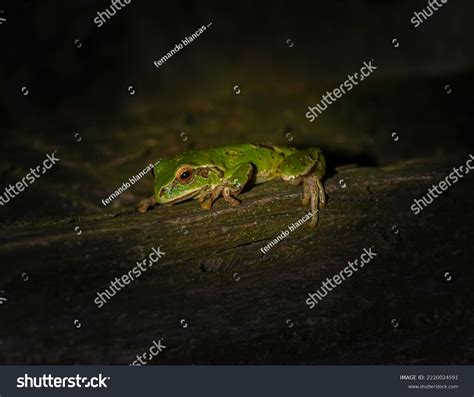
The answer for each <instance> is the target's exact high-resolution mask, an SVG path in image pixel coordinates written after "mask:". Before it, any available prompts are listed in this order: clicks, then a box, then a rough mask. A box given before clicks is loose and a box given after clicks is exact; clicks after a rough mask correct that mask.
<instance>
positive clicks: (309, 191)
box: [281, 148, 326, 227]
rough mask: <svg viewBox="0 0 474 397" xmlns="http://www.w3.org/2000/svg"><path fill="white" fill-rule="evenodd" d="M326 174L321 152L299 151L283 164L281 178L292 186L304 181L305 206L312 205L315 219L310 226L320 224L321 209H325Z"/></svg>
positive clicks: (311, 149)
mask: <svg viewBox="0 0 474 397" xmlns="http://www.w3.org/2000/svg"><path fill="white" fill-rule="evenodd" d="M325 172H326V161H325V159H324V155H323V154H322V152H321V150H320V149H318V148H308V149H303V150H298V151H297V152H296V153H294V154H292V155H290V156H288V157H287V158H285V160H283V162H282V164H281V178H282V179H283V180H284V181H287V182H289V183H291V184H295V185H297V184H299V183H301V181H303V188H304V193H303V204H304V205H307V204H309V203H311V213H312V215H313V218H312V220H311V222H310V224H309V225H310V226H311V227H314V226H315V225H316V224H317V223H318V211H319V207H324V205H325V203H326V195H325V193H324V187H323V184H322V183H321V179H322V178H323V177H324V174H325Z"/></svg>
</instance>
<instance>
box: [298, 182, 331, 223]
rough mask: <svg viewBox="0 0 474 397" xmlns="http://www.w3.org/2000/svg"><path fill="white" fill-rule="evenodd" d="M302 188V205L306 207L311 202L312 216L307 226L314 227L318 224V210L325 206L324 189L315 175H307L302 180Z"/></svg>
mask: <svg viewBox="0 0 474 397" xmlns="http://www.w3.org/2000/svg"><path fill="white" fill-rule="evenodd" d="M303 188H304V194H303V204H304V205H307V204H308V203H309V202H311V213H312V214H313V219H312V220H311V222H310V224H309V226H310V227H314V226H316V224H317V223H318V219H319V218H318V212H319V208H320V207H321V208H322V207H324V206H325V205H326V195H325V193H324V187H323V184H322V183H321V180H320V179H319V177H318V176H317V175H309V176H307V177H306V178H304V179H303Z"/></svg>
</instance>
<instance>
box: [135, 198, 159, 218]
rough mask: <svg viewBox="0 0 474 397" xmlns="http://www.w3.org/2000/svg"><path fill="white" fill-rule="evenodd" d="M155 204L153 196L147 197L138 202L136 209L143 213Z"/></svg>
mask: <svg viewBox="0 0 474 397" xmlns="http://www.w3.org/2000/svg"><path fill="white" fill-rule="evenodd" d="M155 204H156V200H155V197H154V196H152V197H150V198H147V199H145V200H142V201H140V202H139V203H138V211H139V212H141V213H142V214H143V213H145V212H147V210H148V208H150V207H153V206H154V205H155Z"/></svg>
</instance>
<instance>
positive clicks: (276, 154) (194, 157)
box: [177, 143, 297, 170]
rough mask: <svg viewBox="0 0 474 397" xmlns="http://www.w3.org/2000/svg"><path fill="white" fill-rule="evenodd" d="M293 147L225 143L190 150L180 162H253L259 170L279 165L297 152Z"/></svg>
mask: <svg viewBox="0 0 474 397" xmlns="http://www.w3.org/2000/svg"><path fill="white" fill-rule="evenodd" d="M296 151H297V149H295V148H291V147H283V146H274V145H269V144H251V143H244V144H237V145H223V146H216V147H212V148H208V149H201V150H189V151H187V152H185V153H183V154H181V155H180V156H178V158H177V160H178V162H187V163H189V164H191V165H204V164H208V165H216V166H222V167H224V168H233V167H236V166H238V165H239V164H242V163H251V164H253V165H255V167H256V168H257V170H266V169H269V168H275V167H278V165H279V164H280V163H281V161H282V160H283V159H284V158H285V157H287V156H289V155H291V154H293V153H295V152H296Z"/></svg>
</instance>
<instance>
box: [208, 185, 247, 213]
mask: <svg viewBox="0 0 474 397" xmlns="http://www.w3.org/2000/svg"><path fill="white" fill-rule="evenodd" d="M239 192H240V190H239V189H232V187H229V186H218V187H216V188H215V189H214V190H212V191H211V193H207V194H205V195H202V196H199V202H200V203H201V208H203V209H205V210H210V209H211V207H212V204H213V203H214V201H216V200H217V199H218V198H219V197H220V196H221V195H222V197H224V200H225V201H227V202H228V203H229V204H230V205H231V206H232V207H236V206H238V205H239V204H240V200H238V199H236V198H235V197H234V196H235V195H237V194H238V193H239Z"/></svg>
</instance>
